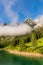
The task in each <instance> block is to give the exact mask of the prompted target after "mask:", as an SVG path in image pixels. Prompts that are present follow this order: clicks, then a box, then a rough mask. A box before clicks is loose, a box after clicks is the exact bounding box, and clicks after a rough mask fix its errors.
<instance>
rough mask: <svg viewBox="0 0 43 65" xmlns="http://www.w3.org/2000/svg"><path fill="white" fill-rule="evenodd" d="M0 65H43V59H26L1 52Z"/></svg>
mask: <svg viewBox="0 0 43 65" xmlns="http://www.w3.org/2000/svg"><path fill="white" fill-rule="evenodd" d="M0 65H43V58H30V57H28V58H26V57H22V56H17V55H13V54H10V53H8V52H6V51H0Z"/></svg>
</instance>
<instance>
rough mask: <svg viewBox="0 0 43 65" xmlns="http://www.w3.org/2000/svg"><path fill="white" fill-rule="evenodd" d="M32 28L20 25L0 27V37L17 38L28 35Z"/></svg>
mask: <svg viewBox="0 0 43 65" xmlns="http://www.w3.org/2000/svg"><path fill="white" fill-rule="evenodd" d="M31 31H32V28H31V27H30V26H28V25H27V24H20V25H19V26H16V27H11V26H0V36H18V35H24V34H27V33H30V32H31Z"/></svg>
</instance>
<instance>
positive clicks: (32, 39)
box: [31, 32, 37, 47]
mask: <svg viewBox="0 0 43 65" xmlns="http://www.w3.org/2000/svg"><path fill="white" fill-rule="evenodd" d="M31 43H32V46H35V47H36V45H37V40H36V34H35V32H32V35H31Z"/></svg>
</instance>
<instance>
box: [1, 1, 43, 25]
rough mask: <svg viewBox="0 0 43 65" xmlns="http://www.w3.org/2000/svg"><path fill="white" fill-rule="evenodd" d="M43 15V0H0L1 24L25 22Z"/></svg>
mask: <svg viewBox="0 0 43 65" xmlns="http://www.w3.org/2000/svg"><path fill="white" fill-rule="evenodd" d="M41 15H43V0H0V24H2V23H4V22H6V23H13V24H14V23H16V22H23V21H24V19H25V18H27V17H29V18H32V19H35V18H36V17H38V16H41Z"/></svg>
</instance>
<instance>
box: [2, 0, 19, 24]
mask: <svg viewBox="0 0 43 65" xmlns="http://www.w3.org/2000/svg"><path fill="white" fill-rule="evenodd" d="M1 3H2V4H3V6H4V8H5V13H6V15H7V16H8V18H9V20H10V21H11V24H14V23H16V22H18V21H19V14H18V13H17V12H15V11H12V5H14V4H16V0H2V1H1Z"/></svg>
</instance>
